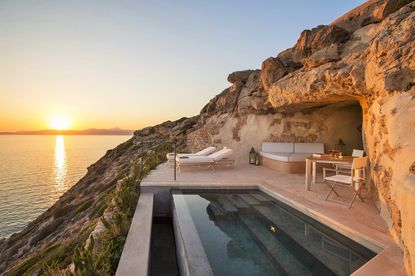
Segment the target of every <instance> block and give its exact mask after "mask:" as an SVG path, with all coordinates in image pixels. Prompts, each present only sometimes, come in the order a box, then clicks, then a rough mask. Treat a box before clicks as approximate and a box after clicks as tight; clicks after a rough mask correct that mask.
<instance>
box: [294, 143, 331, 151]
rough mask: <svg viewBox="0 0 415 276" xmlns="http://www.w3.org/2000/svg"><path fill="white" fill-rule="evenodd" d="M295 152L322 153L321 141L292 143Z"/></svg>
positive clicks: (322, 145)
mask: <svg viewBox="0 0 415 276" xmlns="http://www.w3.org/2000/svg"><path fill="white" fill-rule="evenodd" d="M294 152H295V153H324V144H323V143H294Z"/></svg>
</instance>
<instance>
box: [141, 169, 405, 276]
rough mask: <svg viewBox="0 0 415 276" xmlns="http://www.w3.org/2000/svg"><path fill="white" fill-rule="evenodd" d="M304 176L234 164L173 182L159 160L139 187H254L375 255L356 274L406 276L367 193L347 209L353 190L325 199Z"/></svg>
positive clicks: (187, 172)
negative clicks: (307, 182)
mask: <svg viewBox="0 0 415 276" xmlns="http://www.w3.org/2000/svg"><path fill="white" fill-rule="evenodd" d="M304 178H305V176H304V174H281V173H278V172H276V171H274V170H271V169H268V168H266V167H263V166H252V165H236V166H235V167H234V168H218V169H216V170H214V171H212V170H209V169H205V168H197V167H196V168H186V169H184V170H182V172H179V173H177V180H176V181H174V180H173V169H172V168H169V167H168V166H167V165H166V164H162V165H160V166H159V167H158V168H157V169H156V170H153V171H152V172H151V174H150V175H148V176H147V177H146V178H145V179H143V181H142V182H141V189H142V192H144V193H145V192H146V191H151V190H153V189H157V188H162V187H171V188H258V189H260V190H262V191H264V192H267V193H269V194H272V195H273V196H275V197H277V198H279V199H280V200H282V201H284V202H285V203H287V204H289V205H291V206H293V207H295V208H297V209H299V210H301V211H302V212H304V213H307V214H308V215H310V216H311V217H313V218H315V219H317V220H319V221H320V222H322V223H324V224H327V225H329V226H330V227H331V228H334V229H336V230H337V231H339V232H341V233H342V234H344V235H346V236H348V237H350V238H351V239H353V240H355V241H357V242H359V243H361V244H364V245H365V246H367V247H368V248H370V249H372V250H374V251H375V252H378V253H379V254H378V255H377V256H376V257H375V258H373V259H372V260H371V261H369V262H368V263H367V264H365V265H364V266H363V267H362V268H360V269H359V270H358V271H357V272H355V275H375V274H378V275H405V271H404V266H403V261H402V260H403V254H402V250H401V249H400V248H399V246H398V245H397V244H396V243H395V242H394V241H393V239H392V237H391V236H390V234H389V231H388V229H387V225H386V223H385V222H384V221H383V219H382V218H381V216H380V215H379V212H378V210H377V209H376V208H375V206H374V204H373V203H372V201H371V199H370V198H368V197H367V195H365V193H363V198H364V199H366V200H365V201H364V202H361V201H359V200H356V201H355V203H354V205H353V207H352V208H351V209H348V205H347V201H348V200H350V199H351V196H352V195H353V192H352V191H351V190H349V189H340V188H339V189H336V191H338V192H339V193H340V195H341V198H333V199H332V200H329V201H325V200H324V199H325V196H326V194H327V192H328V190H329V188H328V187H327V185H325V184H324V183H316V184H312V186H311V191H306V190H305V179H304ZM320 178H321V176H320ZM333 196H334V195H333Z"/></svg>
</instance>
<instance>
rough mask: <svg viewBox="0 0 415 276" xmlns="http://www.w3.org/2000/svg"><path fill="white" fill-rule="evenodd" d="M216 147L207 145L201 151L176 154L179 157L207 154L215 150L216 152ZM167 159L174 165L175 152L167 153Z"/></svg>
mask: <svg viewBox="0 0 415 276" xmlns="http://www.w3.org/2000/svg"><path fill="white" fill-rule="evenodd" d="M215 150H216V148H215V147H212V146H210V147H207V148H205V149H202V150H201V151H198V152H195V153H177V154H176V155H177V156H178V157H184V156H207V155H209V154H211V153H213V152H215ZM167 161H168V164H169V165H172V163H173V161H174V152H170V153H167Z"/></svg>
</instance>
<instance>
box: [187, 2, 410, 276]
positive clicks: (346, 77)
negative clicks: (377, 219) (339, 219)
mask: <svg viewBox="0 0 415 276" xmlns="http://www.w3.org/2000/svg"><path fill="white" fill-rule="evenodd" d="M414 26H415V3H413V2H412V1H400V0H394V1H392V0H386V1H369V2H367V3H365V4H363V5H361V6H359V7H357V8H356V9H354V10H352V11H351V12H349V13H347V14H346V15H344V16H342V17H340V18H339V19H337V20H335V21H334V22H332V23H331V24H330V25H328V26H318V27H316V28H314V29H312V30H306V31H303V32H302V33H301V35H300V38H299V39H298V41H297V43H296V44H295V45H294V46H293V47H292V48H290V49H287V50H285V51H283V52H281V53H279V54H278V55H277V56H276V57H270V58H268V59H266V60H265V61H264V62H263V64H262V68H261V71H244V72H243V73H241V72H237V73H235V74H236V75H238V76H239V77H236V76H234V74H231V75H230V77H229V78H228V80H229V81H230V82H231V83H232V87H231V88H228V89H227V90H225V91H224V92H223V93H222V94H220V95H218V96H217V97H215V98H214V99H213V100H212V101H211V102H210V103H209V104H208V105H207V106H206V107H205V108H204V109H203V110H202V112H201V115H200V116H201V120H200V122H199V123H198V126H199V128H198V129H197V130H196V131H194V132H192V133H190V134H189V135H188V140H187V142H188V146H189V148H192V149H196V148H200V147H202V146H204V145H207V144H216V145H226V146H230V147H232V148H234V149H240V150H241V152H237V153H236V155H237V158H239V159H241V160H242V161H243V160H244V154H245V153H246V152H248V150H249V148H250V146H251V145H253V146H256V147H259V145H260V142H262V141H266V140H270V141H290V142H292V141H307V142H308V141H310V142H311V141H324V137H329V136H330V135H332V132H331V131H333V132H334V133H338V131H339V129H336V128H335V127H334V128H333V126H332V125H331V121H330V120H331V119H330V118H332V119H333V118H335V114H337V115H340V117H337V118H335V119H333V120H336V121H337V122H339V121H342V120H345V119H346V120H349V125H348V126H342V127H344V128H346V129H354V128H356V127H357V126H358V124H357V123H356V122H357V121H359V120H360V119H359V118H358V117H356V115H354V116H353V115H352V114H348V113H347V112H346V111H345V110H347V108H346V109H344V110H343V111H342V109H341V108H335V107H333V108H335V111H334V112H330V106H333V105H334V106H335V105H337V104H340V103H342V104H344V105H348V104H349V105H350V106H354V105H353V103H358V104H359V105H360V108H361V109H362V113H363V117H362V120H361V124H362V129H363V130H362V132H363V137H362V138H363V146H364V148H365V150H366V152H367V154H368V156H369V159H370V168H371V185H372V187H371V188H372V190H374V197H375V198H376V204H377V206H378V208H379V210H380V212H381V215H382V216H383V217H384V219H385V220H386V221H387V223H388V225H389V226H390V231H391V234H392V235H393V236H394V237H395V239H396V241H397V242H398V243H399V244H400V245H401V246H402V248H403V251H404V255H405V256H404V260H405V266H406V269H407V271H408V273H409V274H411V275H412V274H415V234H414V233H415V228H414V227H415V215H414V212H413V204H414V202H415V176H414V171H415V169H414V162H415V157H414V156H415V140H414V138H413V137H414V131H413V130H414V129H415V116H414V114H415V28H414ZM228 103H230V104H228ZM349 110H350V108H349ZM355 114H356V113H355ZM323 118H324V120H323ZM313 122H318V123H317V125H313ZM329 125H331V127H329V128H328V127H327V126H329ZM319 128H320V129H319ZM327 129H330V130H331V131H327ZM320 134H321V136H320ZM342 135H344V134H342ZM342 138H343V137H342ZM329 139H333V137H330V138H329ZM329 139H328V140H329ZM345 139H346V140H347V139H349V138H348V137H346V138H345ZM350 139H351V138H350ZM324 142H325V144H328V145H330V142H329V141H324ZM347 143H349V144H351V145H353V146H355V145H356V147H358V145H357V144H353V143H358V141H354V142H353V141H351V142H346V144H347Z"/></svg>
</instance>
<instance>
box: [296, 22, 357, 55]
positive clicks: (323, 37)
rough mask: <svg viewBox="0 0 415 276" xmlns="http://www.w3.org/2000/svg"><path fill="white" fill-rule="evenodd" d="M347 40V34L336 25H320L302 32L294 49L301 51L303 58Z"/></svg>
mask: <svg viewBox="0 0 415 276" xmlns="http://www.w3.org/2000/svg"><path fill="white" fill-rule="evenodd" d="M348 38H349V33H348V32H347V31H346V30H344V29H342V28H340V27H338V26H336V25H331V26H326V25H320V26H318V27H316V28H313V29H311V30H305V31H303V32H302V33H301V35H300V38H299V39H298V41H297V43H296V44H295V46H294V48H295V49H297V50H299V51H301V52H302V54H303V55H304V57H308V56H311V55H312V54H313V53H315V52H317V51H318V50H320V49H323V48H326V47H330V46H331V45H332V44H341V43H343V42H345V41H346V40H347V39H348Z"/></svg>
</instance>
